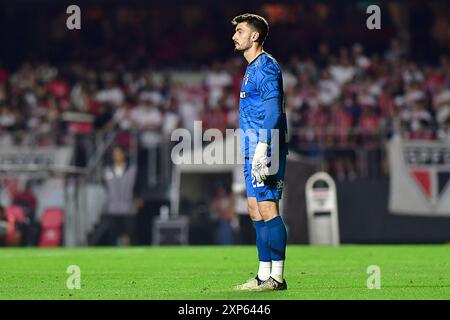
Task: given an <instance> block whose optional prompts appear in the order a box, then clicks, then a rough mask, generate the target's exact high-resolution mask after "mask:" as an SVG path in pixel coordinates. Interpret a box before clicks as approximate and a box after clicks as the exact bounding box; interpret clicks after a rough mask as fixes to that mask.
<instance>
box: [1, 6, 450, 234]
mask: <svg viewBox="0 0 450 320" xmlns="http://www.w3.org/2000/svg"><path fill="white" fill-rule="evenodd" d="M44 2H45V1H44ZM137 2H138V1H137ZM348 3H349V4H348V5H346V6H344V5H341V2H338V1H303V2H302V3H292V4H291V3H284V4H271V3H268V2H267V3H266V2H265V1H262V2H261V3H253V4H252V5H251V6H250V7H249V6H248V5H244V4H241V3H235V2H233V4H231V3H228V2H227V3H224V4H218V3H211V4H209V3H208V4H204V3H202V4H201V5H200V4H198V5H196V4H190V5H186V6H183V7H181V6H179V7H171V6H165V5H163V3H162V2H158V1H156V2H155V3H152V4H145V5H144V4H141V5H144V7H140V6H139V5H137V6H133V5H128V6H127V5H123V4H120V1H118V2H117V3H116V2H114V3H112V4H111V5H110V6H108V7H106V6H104V7H101V6H98V5H86V6H82V8H81V9H82V14H83V20H82V30H80V31H68V30H67V29H66V28H65V19H66V18H67V14H66V13H65V8H63V7H61V6H55V5H54V4H52V5H50V2H49V6H48V7H46V10H41V11H36V10H34V9H33V6H31V5H30V6H21V5H20V4H14V5H13V4H11V5H8V6H5V7H3V8H2V10H0V40H1V43H2V51H1V55H0V148H3V147H7V146H37V147H45V146H63V145H68V146H75V148H76V150H75V151H76V152H75V165H79V166H84V167H87V166H88V165H89V163H91V162H92V161H91V160H92V159H91V158H92V156H93V155H94V158H95V156H97V152H99V150H100V149H101V148H100V147H99V145H98V144H97V143H96V141H97V140H98V139H99V137H100V139H107V137H109V136H110V133H111V132H114V133H115V135H114V137H113V138H114V142H115V143H116V144H120V145H123V146H125V147H129V148H132V145H133V143H134V142H133V141H136V140H137V141H138V143H137V144H138V149H139V150H140V152H138V154H137V157H138V159H135V160H137V162H139V163H138V171H139V170H142V169H143V170H144V171H140V173H139V174H138V180H141V179H144V180H148V179H150V180H151V179H152V177H153V178H154V176H152V175H151V174H147V173H148V172H150V171H151V170H153V172H154V173H155V172H160V171H164V170H163V169H164V168H163V166H167V165H170V162H169V161H164V160H163V161H159V162H160V164H158V166H159V167H152V163H154V161H153V160H154V159H159V155H156V156H155V153H164V152H166V153H167V150H168V149H164V148H161V146H164V145H167V141H168V140H169V138H170V134H171V133H172V132H173V130H174V129H176V128H187V129H189V130H193V124H194V121H195V120H202V123H203V129H204V130H206V129H208V128H218V129H220V130H221V131H222V132H224V131H225V130H226V129H227V128H235V127H236V126H237V119H238V106H239V91H240V86H241V80H242V76H243V72H244V70H245V67H246V66H245V63H244V59H243V58H242V57H240V56H237V55H235V54H233V52H232V50H233V46H232V41H231V36H232V31H233V30H232V26H231V24H230V20H231V18H232V17H233V16H235V15H236V14H239V13H242V12H244V11H252V12H257V13H260V14H262V15H264V16H266V17H267V18H268V20H269V22H270V25H271V31H270V33H269V38H268V41H267V44H266V46H265V49H266V51H268V52H269V53H272V54H273V55H274V56H275V58H277V60H278V62H279V63H280V65H281V67H282V70H283V78H284V87H285V88H284V89H285V98H286V107H287V118H288V123H289V135H290V148H291V150H294V151H296V152H298V153H300V154H302V155H304V156H306V157H309V158H311V159H319V160H320V162H321V164H322V168H323V170H326V171H328V172H330V173H331V174H332V175H333V176H334V177H335V178H337V179H338V180H340V181H342V180H347V179H350V180H351V179H355V178H357V177H361V176H362V177H371V176H374V177H376V176H381V175H386V174H388V169H387V165H386V163H385V160H386V158H385V156H384V142H386V141H387V139H389V138H390V137H391V136H392V135H393V134H394V133H399V134H401V135H403V136H404V137H405V138H408V139H427V140H443V141H450V54H449V52H450V51H449V49H450V46H449V43H450V42H449V41H448V40H449V34H450V26H449V24H448V21H449V19H448V17H449V16H450V7H449V6H448V5H446V3H445V2H444V1H443V2H439V1H436V2H433V5H431V4H430V5H428V4H425V3H424V2H421V1H410V2H408V3H406V2H402V1H390V2H383V3H380V5H382V12H383V18H382V30H379V31H368V30H367V29H366V28H365V23H366V18H367V14H366V12H365V10H366V7H367V5H369V4H368V3H367V2H366V1H357V0H349V1H348ZM430 3H431V2H430ZM3 9H4V10H3ZM19 15H20V16H21V20H20V21H21V23H20V25H17V17H18V16H19ZM11 25H12V26H15V27H14V28H13V29H11V27H10V26H11ZM19 38H20V39H21V41H17V39H19ZM3 44H4V46H3ZM142 156H143V161H140V160H142V159H141V158H142ZM166 160H167V158H166ZM142 162H143V163H145V165H144V166H141V164H142ZM160 165H161V166H160ZM149 167H152V168H149ZM149 170H150V171H149ZM142 172H144V173H145V174H142ZM168 176H169V175H166V176H164V177H162V178H161V179H159V181H157V180H152V183H153V184H152V185H153V187H156V186H159V187H160V186H161V185H162V184H163V183H168V181H169V180H170V179H168ZM138 182H139V181H138ZM148 182H149V181H143V182H142V183H141V184H142V185H143V187H142V188H140V190H141V194H142V193H145V192H142V190H143V189H144V190H146V191H148V186H149V184H148ZM160 188H162V187H160ZM219 189H220V188H219ZM222 191H223V190H218V191H217V195H216V200H215V201H212V202H213V203H215V211H217V212H218V213H217V215H218V216H221V215H222V216H223V217H224V219H225V220H227V221H230V220H233V218H230V215H231V216H233V215H234V214H230V211H229V205H230V203H232V201H230V199H228V197H229V196H230V195H229V194H223V193H224V192H222ZM21 202H22V203H23V202H26V203H27V205H28V206H29V207H31V208H32V210H33V211H34V210H35V206H36V199H35V197H34V196H33V195H32V193H31V190H30V189H26V190H24V191H23V192H22V193H19V194H18V199H12V200H11V203H18V204H20V203H21ZM221 206H223V208H222V207H221ZM0 211H1V210H0ZM221 212H222V213H221ZM0 220H2V218H1V215H0ZM224 230H225V229H224ZM227 230H228V231H227ZM227 230H225V231H223V230H222V231H223V232H224V236H223V237H224V238H225V239H226V241H225V242H229V241H230V240H229V239H230V234H229V229H227ZM227 232H228V233H227ZM30 241H31V240H30Z"/></svg>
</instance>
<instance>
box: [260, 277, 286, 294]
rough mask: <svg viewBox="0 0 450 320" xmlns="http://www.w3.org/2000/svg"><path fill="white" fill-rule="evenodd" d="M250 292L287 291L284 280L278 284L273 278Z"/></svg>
mask: <svg viewBox="0 0 450 320" xmlns="http://www.w3.org/2000/svg"><path fill="white" fill-rule="evenodd" d="M251 290H252V291H276V290H287V283H286V280H284V279H283V282H278V281H277V280H275V279H274V278H272V277H270V278H269V279H267V280H266V281H263V282H262V283H261V284H260V285H259V286H257V287H256V288H254V289H251Z"/></svg>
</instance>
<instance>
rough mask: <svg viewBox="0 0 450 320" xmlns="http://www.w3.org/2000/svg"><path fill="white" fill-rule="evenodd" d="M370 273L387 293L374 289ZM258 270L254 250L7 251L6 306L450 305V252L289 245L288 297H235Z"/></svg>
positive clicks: (1, 271) (0, 261)
mask: <svg viewBox="0 0 450 320" xmlns="http://www.w3.org/2000/svg"><path fill="white" fill-rule="evenodd" d="M70 265H77V266H79V267H80V270H81V289H79V290H76V289H75V290H69V289H68V288H67V285H66V282H67V279H68V277H69V276H70V275H69V274H67V273H66V271H67V268H68V266H70ZM370 265H377V266H379V267H380V271H381V288H380V289H372V290H370V289H368V288H367V279H368V277H369V276H370V274H368V273H367V268H368V266H370ZM256 269H257V254H256V247H254V246H231V247H218V246H204V247H195V246H191V247H130V248H75V249H69V248H58V249H37V248H33V249H26V248H11V249H9V248H2V249H0V299H158V300H165V299H171V300H193V299H202V300H208V299H221V300H222V299H223V300H227V299H263V300H266V299H267V300H272V299H283V300H287V299H450V246H449V245H410V246H406V245H401V246H380V245H376V246H375V245H373V246H362V245H358V246H355V245H351V246H350V245H344V246H340V247H337V248H333V247H312V246H294V245H288V248H287V262H286V272H285V277H286V280H287V283H288V290H287V291H279V292H262V293H258V292H236V291H233V290H232V287H233V286H234V285H235V284H239V283H241V282H243V281H245V280H247V279H248V278H250V277H254V276H255V272H256Z"/></svg>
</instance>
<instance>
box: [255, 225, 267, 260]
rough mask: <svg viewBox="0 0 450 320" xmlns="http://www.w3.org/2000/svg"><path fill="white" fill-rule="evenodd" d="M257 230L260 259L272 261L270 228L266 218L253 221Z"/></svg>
mask: <svg viewBox="0 0 450 320" xmlns="http://www.w3.org/2000/svg"><path fill="white" fill-rule="evenodd" d="M253 226H254V227H255V230H256V246H257V247H258V258H259V261H264V262H270V261H271V260H270V247H269V230H268V228H267V226H266V223H265V222H264V220H259V221H253Z"/></svg>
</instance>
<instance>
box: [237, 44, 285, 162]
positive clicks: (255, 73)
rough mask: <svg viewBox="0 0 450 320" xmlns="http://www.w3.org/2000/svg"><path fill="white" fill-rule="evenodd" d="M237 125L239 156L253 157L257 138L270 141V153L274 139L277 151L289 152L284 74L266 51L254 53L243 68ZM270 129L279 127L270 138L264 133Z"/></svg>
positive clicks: (281, 153)
mask: <svg viewBox="0 0 450 320" xmlns="http://www.w3.org/2000/svg"><path fill="white" fill-rule="evenodd" d="M239 128H240V129H241V130H242V131H241V133H240V134H241V139H240V141H241V154H242V156H244V157H246V158H253V154H254V152H255V147H256V144H257V143H258V142H260V141H263V142H267V143H269V144H270V148H269V153H268V155H269V156H270V154H271V150H274V146H275V144H276V143H278V147H279V149H278V150H279V152H280V155H286V154H287V153H288V146H287V121H286V112H285V108H284V92H283V77H282V74H281V69H280V66H279V65H278V62H277V61H276V60H275V59H274V58H273V57H272V56H271V55H270V54H268V53H266V52H263V53H261V54H260V55H259V56H258V57H256V58H255V59H254V60H253V61H252V62H251V63H250V64H249V65H248V66H247V70H246V71H245V75H244V78H243V80H242V85H241V93H240V102H239ZM270 129H278V130H279V131H278V139H276V140H274V141H271V139H270V135H267V134H264V133H265V132H266V133H267V132H270V131H269V130H270ZM243 133H244V134H243ZM249 133H250V134H249ZM253 133H256V136H254V134H253Z"/></svg>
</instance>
